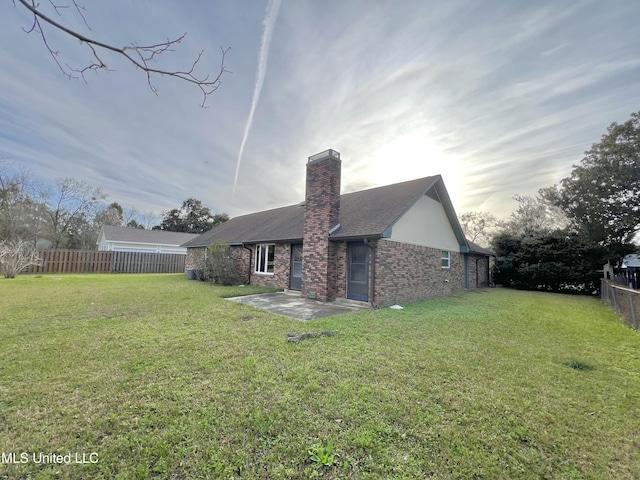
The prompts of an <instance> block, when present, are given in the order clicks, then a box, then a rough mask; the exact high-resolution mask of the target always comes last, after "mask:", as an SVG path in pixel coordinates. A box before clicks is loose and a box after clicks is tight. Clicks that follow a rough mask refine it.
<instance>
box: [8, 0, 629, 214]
mask: <svg viewBox="0 0 640 480" xmlns="http://www.w3.org/2000/svg"><path fill="white" fill-rule="evenodd" d="M56 3H57V4H64V3H65V2H63V1H62V0H60V1H57V2H56ZM41 5H42V8H48V10H46V11H47V13H48V14H49V15H51V16H52V17H55V18H56V19H57V20H58V21H59V22H61V23H63V24H65V25H66V26H68V27H70V28H72V29H77V30H78V31H79V32H81V33H82V34H84V35H86V36H88V37H91V38H94V39H97V40H100V41H103V42H106V43H111V44H114V45H116V46H126V45H131V44H134V43H135V44H138V45H145V44H155V43H159V42H163V41H166V40H167V39H172V38H176V37H179V36H180V35H182V34H183V33H185V32H186V33H187V36H186V37H185V39H184V41H183V42H182V43H181V44H180V45H178V46H176V47H175V49H174V50H175V51H172V52H166V53H164V54H163V55H162V56H161V57H160V58H159V59H158V61H157V62H156V65H157V66H158V67H160V68H166V69H185V68H187V69H188V68H189V67H190V66H191V64H192V62H193V61H194V60H195V58H196V57H197V55H198V53H199V52H200V51H201V50H204V53H203V56H202V60H201V61H200V63H199V64H198V70H197V72H199V73H202V74H213V75H215V74H216V72H217V71H218V70H219V68H220V61H221V48H227V47H231V49H230V50H229V52H228V53H227V55H226V58H225V67H226V69H228V70H229V71H230V72H232V73H227V74H225V75H224V76H223V83H222V85H221V86H220V88H219V89H218V90H217V91H216V92H215V93H214V94H212V95H211V96H210V97H209V98H208V100H207V107H208V108H204V109H203V108H201V107H200V104H201V102H202V95H201V93H200V91H199V90H198V89H197V87H195V86H193V85H190V84H188V83H186V82H183V81H180V80H177V79H174V78H167V77H152V82H153V84H154V86H155V87H156V88H157V91H158V92H157V95H156V94H154V93H153V92H152V91H151V90H150V88H149V86H148V84H147V78H146V75H145V73H144V72H142V71H140V70H139V69H136V68H135V67H133V66H132V65H130V64H128V63H127V62H126V61H124V60H123V59H121V58H119V57H118V56H117V55H115V54H110V53H100V56H101V58H102V59H103V60H104V61H105V62H106V63H107V65H108V66H109V69H110V70H109V71H108V72H104V71H100V72H97V73H94V72H89V74H87V75H86V82H85V81H83V80H82V79H79V80H69V79H67V78H66V77H65V76H64V75H62V73H61V72H60V70H59V69H58V67H57V66H56V64H55V62H54V61H53V59H52V58H51V55H50V54H49V52H48V51H47V49H46V48H45V46H44V44H43V41H42V38H41V37H40V36H39V35H38V34H37V33H31V34H28V33H25V30H28V29H29V27H30V26H31V23H32V20H31V18H30V15H29V13H28V12H27V11H26V10H25V8H24V7H23V6H22V5H20V4H19V3H18V2H11V1H3V2H0V45H2V48H1V49H0V66H1V70H0V155H1V156H3V157H4V158H6V159H8V160H9V161H10V162H12V163H13V165H14V166H20V167H25V168H28V169H29V170H30V171H31V172H32V173H33V174H34V175H35V176H37V177H38V178H40V179H42V180H45V181H53V180H54V179H56V178H61V177H73V178H77V179H80V180H85V181H86V182H88V183H90V184H92V185H94V186H99V187H102V188H103V189H104V190H105V192H107V193H108V195H109V197H108V199H107V201H108V202H118V203H120V204H121V205H122V206H123V207H125V208H126V209H131V208H135V209H136V210H138V211H140V212H143V211H147V212H148V211H153V212H156V213H158V214H160V213H161V212H162V211H168V210H170V209H172V208H177V207H179V206H180V205H181V203H182V201H183V200H185V199H187V198H190V197H193V198H197V199H199V200H201V201H202V202H203V203H204V205H206V206H208V207H210V208H211V210H212V211H213V212H214V213H217V212H226V213H228V214H229V215H231V216H237V215H242V214H246V213H251V212H256V211H261V210H266V209H269V208H276V207H280V206H284V205H290V204H294V203H298V202H300V201H301V200H303V199H304V185H305V165H306V162H307V159H308V157H309V156H311V155H314V154H316V153H318V152H321V151H324V150H327V149H330V148H331V149H334V150H336V151H338V152H340V154H341V159H342V192H343V193H348V192H352V191H357V190H362V189H365V188H371V187H377V186H381V185H388V184H392V183H396V182H401V181H405V180H412V179H415V178H421V177H425V176H430V175H436V174H441V175H442V176H443V179H444V182H445V185H446V187H447V190H448V192H449V195H450V196H451V198H452V200H453V203H454V206H455V208H456V211H457V213H458V215H460V214H461V213H464V212H468V211H484V212H490V213H493V214H494V215H496V216H497V217H498V218H507V217H508V215H509V213H510V212H511V211H512V210H513V209H514V208H515V206H516V202H515V201H514V200H513V196H514V195H516V194H518V195H532V196H534V195H536V193H537V191H538V190H539V189H540V188H544V187H548V186H551V185H553V184H556V183H558V182H559V181H560V180H561V179H562V178H564V177H566V176H568V175H569V173H570V172H571V169H572V165H574V164H577V163H579V162H580V160H581V159H582V157H583V153H584V152H585V151H586V150H588V149H589V148H590V147H591V145H592V144H594V143H597V142H598V141H599V140H600V138H601V136H602V135H603V134H604V133H605V132H606V128H607V127H608V126H609V125H610V124H611V123H612V122H618V123H622V122H624V121H626V120H627V119H628V118H629V115H630V114H631V113H632V112H634V111H638V110H640V50H639V45H640V29H639V28H638V25H640V2H639V1H638V0H615V1H612V2H603V1H600V0H594V1H576V0H571V1H568V0H567V1H565V0H540V1H535V2H529V1H524V0H522V1H507V0H468V1H467V0H451V1H447V2H443V1H441V0H391V1H383V0H322V1H320V0H281V1H280V0H268V1H258V0H255V1H251V2H232V1H213V0H206V1H205V0H191V1H189V2H179V1H177V0H174V1H170V0H136V1H132V0H131V1H126V0H110V1H109V2H89V1H87V2H86V4H85V7H86V8H85V11H84V16H85V18H86V22H87V24H88V26H89V27H90V29H88V28H87V26H86V25H85V24H84V23H83V20H82V18H80V17H79V16H78V15H77V14H76V12H75V11H74V10H73V9H72V8H69V9H64V10H59V12H58V14H57V13H56V12H54V11H52V10H51V8H50V4H49V3H48V2H41ZM45 34H46V37H47V41H48V42H49V44H50V46H51V47H52V49H54V50H56V51H58V52H59V57H58V58H59V60H60V62H61V63H62V64H63V65H64V64H69V65H71V66H72V67H74V68H81V67H83V66H86V65H87V64H89V63H90V62H91V54H90V51H89V50H88V49H87V48H86V46H83V45H82V44H80V42H79V41H77V40H75V39H71V38H69V37H68V36H67V35H65V34H62V33H60V32H57V31H55V30H54V29H53V28H47V27H45ZM162 57H164V58H162Z"/></svg>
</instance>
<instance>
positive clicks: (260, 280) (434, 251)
mask: <svg viewBox="0 0 640 480" xmlns="http://www.w3.org/2000/svg"><path fill="white" fill-rule="evenodd" d="M340 178H341V161H340V154H339V153H338V152H336V151H334V150H327V151H325V152H322V153H319V154H317V155H313V156H311V157H309V161H308V163H307V177H306V194H305V201H304V202H302V203H300V204H297V205H290V206H287V207H282V208H276V209H272V210H266V211H263V212H258V213H252V214H249V215H243V216H240V217H235V218H232V219H231V220H229V221H227V222H225V223H223V224H221V225H219V226H217V227H215V228H213V229H212V230H210V231H208V232H205V233H203V234H202V235H200V236H198V237H196V238H194V239H193V240H191V241H189V242H187V243H185V244H183V245H182V246H183V247H186V248H187V259H186V268H187V269H193V268H195V265H196V264H197V262H198V259H201V258H203V256H204V255H205V252H206V247H207V246H208V245H211V244H213V243H222V244H226V245H229V246H231V249H232V255H234V257H235V258H236V260H237V263H238V266H239V269H240V271H241V272H244V274H245V276H246V281H247V282H248V283H250V284H253V285H262V286H271V287H278V288H284V289H290V290H298V291H300V293H301V295H302V296H305V297H308V298H314V299H317V300H321V301H332V300H334V299H336V298H339V297H343V298H348V299H352V300H360V301H365V302H371V303H372V304H374V305H378V306H383V305H391V304H394V303H402V302H410V301H414V300H420V299H424V298H432V297H437V296H442V295H446V294H449V293H452V292H455V291H457V290H462V289H465V288H478V287H485V286H488V285H489V257H490V256H491V252H489V251H488V250H485V249H483V248H482V247H479V246H478V245H475V244H473V243H472V242H470V241H468V240H467V239H466V238H465V236H464V233H463V231H462V228H461V227H460V224H459V222H458V219H457V217H456V214H455V211H454V209H453V205H452V203H451V200H450V198H449V195H448V194H447V190H446V188H445V186H444V183H443V181H442V177H441V176H440V175H435V176H432V177H425V178H419V179H417V180H411V181H408V182H402V183H397V184H394V185H387V186H384V187H378V188H372V189H368V190H362V191H359V192H353V193H347V194H343V195H341V194H340Z"/></svg>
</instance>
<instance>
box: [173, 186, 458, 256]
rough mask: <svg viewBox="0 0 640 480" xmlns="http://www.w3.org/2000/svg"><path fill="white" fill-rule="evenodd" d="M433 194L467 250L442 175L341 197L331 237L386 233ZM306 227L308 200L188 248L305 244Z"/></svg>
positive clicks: (232, 225)
mask: <svg viewBox="0 0 640 480" xmlns="http://www.w3.org/2000/svg"><path fill="white" fill-rule="evenodd" d="M427 193H428V194H429V195H432V196H434V198H438V200H440V201H441V202H442V204H443V207H444V209H445V211H446V213H447V216H448V217H449V221H450V222H451V224H452V228H453V231H454V233H455V234H456V237H457V239H458V242H459V243H460V245H461V248H462V250H463V251H467V248H468V247H467V243H466V239H465V238H464V234H463V232H462V228H461V227H460V224H459V223H458V219H457V217H456V215H455V212H454V210H453V205H452V204H451V200H450V199H449V195H448V194H447V191H446V189H445V188H444V183H443V182H442V177H441V176H440V175H435V176H431V177H424V178H419V179H417V180H411V181H408V182H402V183H396V184H393V185H386V186H384V187H377V188H371V189H368V190H361V191H359V192H353V193H346V194H343V195H340V228H338V229H337V230H336V231H335V232H333V233H332V234H331V235H330V239H332V240H347V239H356V238H380V237H383V236H385V232H388V231H389V229H390V228H391V227H393V225H394V223H396V222H397V221H398V220H399V219H400V217H402V215H403V214H404V213H405V212H406V211H407V210H409V209H410V208H411V207H412V206H413V205H414V204H415V203H416V202H417V201H418V200H419V199H420V198H421V197H422V196H423V195H425V194H427ZM303 231H304V203H300V204H297V205H290V206H287V207H281V208H275V209H272V210H265V211H262V212H258V213H251V214H249V215H242V216H239V217H234V218H232V219H230V220H228V221H226V222H224V223H223V224H221V225H218V226H217V227H215V228H213V229H211V230H209V231H208V232H205V233H203V234H202V235H200V236H199V237H197V238H194V239H193V240H191V241H188V242H186V243H184V244H183V245H182V246H183V247H203V246H208V245H211V244H212V243H225V244H231V245H234V244H236V245H237V244H243V243H246V244H252V243H269V242H299V241H300V242H301V241H302V237H303Z"/></svg>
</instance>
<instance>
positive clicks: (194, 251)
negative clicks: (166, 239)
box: [184, 247, 207, 272]
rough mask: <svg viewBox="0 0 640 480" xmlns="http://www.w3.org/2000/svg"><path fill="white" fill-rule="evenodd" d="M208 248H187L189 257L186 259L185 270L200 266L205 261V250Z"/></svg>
mask: <svg viewBox="0 0 640 480" xmlns="http://www.w3.org/2000/svg"><path fill="white" fill-rule="evenodd" d="M206 250H207V247H193V248H187V257H186V258H185V260H184V269H185V272H186V271H187V270H194V269H196V268H199V267H200V266H201V265H202V264H203V263H204V252H205V251H206Z"/></svg>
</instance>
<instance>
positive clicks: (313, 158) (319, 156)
mask: <svg viewBox="0 0 640 480" xmlns="http://www.w3.org/2000/svg"><path fill="white" fill-rule="evenodd" d="M327 158H335V159H336V160H340V152H336V151H335V150H332V149H329V150H325V151H324V152H320V153H316V154H315V155H311V156H310V157H309V163H312V162H317V161H320V160H325V159H327Z"/></svg>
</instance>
